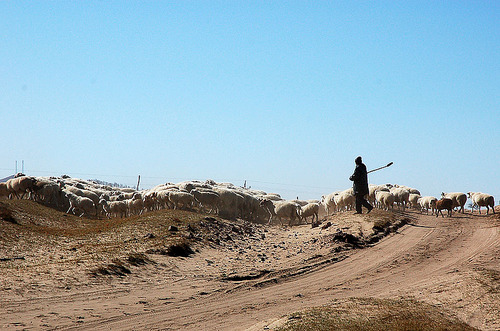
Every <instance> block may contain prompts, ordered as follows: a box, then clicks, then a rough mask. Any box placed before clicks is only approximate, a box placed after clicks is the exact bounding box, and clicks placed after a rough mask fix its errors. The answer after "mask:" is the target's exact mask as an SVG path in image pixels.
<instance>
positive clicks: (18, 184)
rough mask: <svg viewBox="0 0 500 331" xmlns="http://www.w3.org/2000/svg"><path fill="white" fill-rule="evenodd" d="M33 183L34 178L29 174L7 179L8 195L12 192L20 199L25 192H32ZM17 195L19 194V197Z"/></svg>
mask: <svg viewBox="0 0 500 331" xmlns="http://www.w3.org/2000/svg"><path fill="white" fill-rule="evenodd" d="M35 183H36V179H35V178H33V177H29V176H21V177H16V178H11V179H9V180H8V181H7V183H6V184H7V190H8V191H9V195H10V196H11V195H12V194H14V195H15V196H16V198H18V199H22V198H23V197H24V194H25V193H26V192H33V188H34V186H35ZM19 195H21V197H19Z"/></svg>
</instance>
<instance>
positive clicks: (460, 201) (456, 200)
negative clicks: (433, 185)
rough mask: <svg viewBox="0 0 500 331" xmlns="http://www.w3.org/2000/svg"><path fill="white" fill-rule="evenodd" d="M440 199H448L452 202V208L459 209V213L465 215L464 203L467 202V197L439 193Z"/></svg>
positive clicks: (458, 193) (455, 193) (454, 193)
mask: <svg viewBox="0 0 500 331" xmlns="http://www.w3.org/2000/svg"><path fill="white" fill-rule="evenodd" d="M441 197H442V198H448V199H451V200H452V201H453V208H455V207H459V211H460V210H461V211H462V214H465V203H466V202H467V195H465V193H462V192H452V193H444V192H442V193H441Z"/></svg>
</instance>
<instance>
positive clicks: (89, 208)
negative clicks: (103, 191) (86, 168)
mask: <svg viewBox="0 0 500 331" xmlns="http://www.w3.org/2000/svg"><path fill="white" fill-rule="evenodd" d="M63 194H64V195H65V197H66V199H67V200H68V201H69V209H68V211H67V212H66V213H68V214H69V212H70V211H71V212H72V213H73V214H75V215H76V211H81V212H82V213H81V214H80V215H79V217H82V216H83V215H84V214H86V215H87V216H90V215H93V214H95V215H97V208H96V205H95V204H94V202H93V201H92V200H91V199H89V198H86V197H81V196H79V195H76V194H73V193H71V192H70V191H67V190H63Z"/></svg>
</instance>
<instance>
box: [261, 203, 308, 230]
mask: <svg viewBox="0 0 500 331" xmlns="http://www.w3.org/2000/svg"><path fill="white" fill-rule="evenodd" d="M260 205H261V206H262V207H264V208H265V209H267V212H268V213H269V221H268V222H267V223H268V224H269V223H271V221H272V219H273V217H274V216H276V217H278V220H279V222H280V224H282V222H281V219H282V218H286V219H289V223H288V225H292V222H293V221H295V218H297V219H300V210H301V207H300V205H298V204H296V203H294V202H291V201H274V202H273V201H271V200H267V199H264V200H261V202H260Z"/></svg>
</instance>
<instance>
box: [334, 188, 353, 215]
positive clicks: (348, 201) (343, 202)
mask: <svg viewBox="0 0 500 331" xmlns="http://www.w3.org/2000/svg"><path fill="white" fill-rule="evenodd" d="M334 201H335V204H336V205H337V210H338V211H344V210H352V209H353V208H354V204H355V202H356V197H355V196H354V191H353V189H352V188H350V189H347V190H344V191H342V192H340V193H339V194H336V195H335V197H334Z"/></svg>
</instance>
